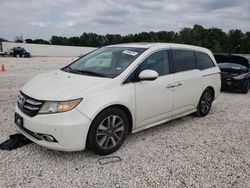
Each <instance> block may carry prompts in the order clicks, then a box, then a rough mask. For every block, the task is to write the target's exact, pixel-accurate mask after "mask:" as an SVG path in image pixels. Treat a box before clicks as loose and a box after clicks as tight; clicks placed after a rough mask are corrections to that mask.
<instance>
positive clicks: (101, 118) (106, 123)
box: [87, 107, 129, 155]
mask: <svg viewBox="0 0 250 188" xmlns="http://www.w3.org/2000/svg"><path fill="white" fill-rule="evenodd" d="M128 128H129V120H128V117H127V115H126V113H125V112H124V111H123V110H121V109H119V108H115V107H111V108H108V109H106V110H104V111H102V112H101V113H100V114H98V115H97V116H96V118H95V119H94V120H93V122H92V124H91V126H90V130H89V133H88V138H87V147H88V148H89V149H90V150H92V151H93V152H95V153H96V154H99V155H108V154H111V153H113V152H115V151H116V150H118V149H119V148H120V147H121V145H122V144H123V142H124V140H125V139H126V137H127V135H128Z"/></svg>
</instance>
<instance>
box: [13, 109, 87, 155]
mask: <svg viewBox="0 0 250 188" xmlns="http://www.w3.org/2000/svg"><path fill="white" fill-rule="evenodd" d="M16 113H18V114H19V115H20V116H21V117H22V118H23V127H24V128H25V129H23V128H20V127H18V126H17V125H15V129H16V130H17V131H18V132H20V133H22V134H23V135H24V136H26V137H27V138H29V139H30V140H32V141H33V142H35V143H37V144H39V145H41V146H44V147H46V148H50V149H55V150H61V151H80V150H84V149H85V147H86V140H87V135H88V130H89V127H90V124H91V120H90V119H89V118H88V117H86V116H85V115H84V114H82V113H81V112H79V111H78V110H77V109H73V110H71V111H68V112H64V113H57V114H43V115H36V116H34V117H29V116H27V115H26V114H24V113H23V112H22V111H21V110H20V109H19V108H18V107H17V106H16ZM26 129H27V130H29V131H32V132H34V133H38V134H48V135H51V136H53V137H54V138H55V139H56V140H57V142H49V141H46V140H41V139H37V138H36V137H34V136H33V135H32V134H30V133H29V131H27V130H26Z"/></svg>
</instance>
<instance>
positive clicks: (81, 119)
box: [15, 43, 221, 155]
mask: <svg viewBox="0 0 250 188" xmlns="http://www.w3.org/2000/svg"><path fill="white" fill-rule="evenodd" d="M220 87H221V79H220V69H219V68H218V66H217V64H216V61H215V59H214V57H213V55H212V53H211V52H210V51H209V50H207V49H205V48H201V47H196V46H189V45H182V44H169V43H130V44H119V45H112V46H107V47H103V48H99V49H97V50H95V51H93V52H91V53H89V54H87V55H85V56H83V57H81V58H80V59H78V60H76V61H74V62H73V63H71V64H70V65H68V66H66V67H64V68H62V69H60V70H53V71H50V72H47V73H44V74H41V75H39V76H36V77H35V78H33V79H32V80H30V81H29V82H28V83H27V84H26V85H25V86H24V87H23V88H22V89H21V90H20V93H19V94H18V98H17V106H16V112H15V124H16V126H15V127H16V129H17V130H18V131H19V132H20V133H22V134H23V135H25V136H26V137H27V138H29V139H30V140H32V141H34V142H35V143H37V144H39V145H41V146H44V147H47V148H51V149H56V150H63V151H79V150H84V149H85V148H89V149H90V150H92V151H94V152H95V153H97V154H100V155H107V154H110V153H112V152H114V151H116V150H117V149H118V148H119V147H120V146H121V145H122V143H123V142H124V140H125V138H126V136H127V135H128V133H134V132H137V131H140V130H143V129H147V128H149V127H153V126H156V125H159V124H162V123H164V122H167V121H170V120H173V119H176V118H179V117H182V116H185V115H188V114H191V113H195V114H196V115H197V116H200V117H202V116H205V115H207V114H208V113H209V110H210V108H211V105H212V102H213V100H214V99H215V98H216V97H217V96H218V95H219V92H220Z"/></svg>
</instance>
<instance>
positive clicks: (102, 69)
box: [64, 47, 146, 78]
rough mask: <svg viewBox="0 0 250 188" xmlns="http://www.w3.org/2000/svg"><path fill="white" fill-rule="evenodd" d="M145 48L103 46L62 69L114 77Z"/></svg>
mask: <svg viewBox="0 0 250 188" xmlns="http://www.w3.org/2000/svg"><path fill="white" fill-rule="evenodd" d="M145 50H146V49H142V48H129V47H103V48H100V49H98V50H95V51H93V52H91V53H90V54H88V55H86V56H84V57H82V58H80V59H78V60H77V61H76V62H74V63H73V64H71V65H69V66H68V67H66V68H65V69H64V70H67V71H69V72H74V73H77V74H87V75H92V76H102V77H110V78H114V77H116V76H118V75H119V74H121V73H122V72H123V71H124V70H125V69H126V68H127V67H128V66H129V65H130V64H131V63H132V62H133V61H134V60H135V59H136V58H137V57H138V56H140V55H141V54H142V53H143V52H144V51H145Z"/></svg>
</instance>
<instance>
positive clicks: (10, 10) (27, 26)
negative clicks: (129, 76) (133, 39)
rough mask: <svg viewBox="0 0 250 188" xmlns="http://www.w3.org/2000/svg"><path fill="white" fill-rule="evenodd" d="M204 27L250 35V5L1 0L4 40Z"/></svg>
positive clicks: (197, 0) (242, 1) (188, 0)
mask: <svg viewBox="0 0 250 188" xmlns="http://www.w3.org/2000/svg"><path fill="white" fill-rule="evenodd" d="M194 24H201V25H203V26H204V27H206V28H209V27H219V28H222V29H223V30H225V31H228V30H230V29H241V30H242V31H244V32H245V31H250V0H0V37H2V38H6V39H8V40H13V39H14V37H15V36H17V35H20V33H23V35H24V38H33V39H34V38H42V39H46V40H49V39H50V38H51V36H52V35H61V36H67V37H69V36H80V35H81V34H82V33H83V32H95V33H98V34H107V33H113V34H123V35H124V34H129V33H136V32H142V31H160V30H165V31H170V30H173V31H179V30H180V29H181V28H183V27H192V25H194Z"/></svg>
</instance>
